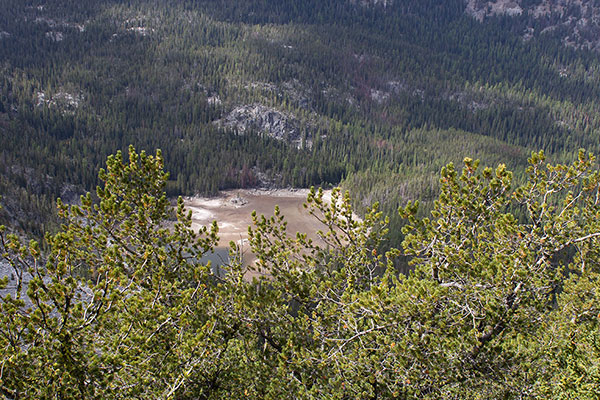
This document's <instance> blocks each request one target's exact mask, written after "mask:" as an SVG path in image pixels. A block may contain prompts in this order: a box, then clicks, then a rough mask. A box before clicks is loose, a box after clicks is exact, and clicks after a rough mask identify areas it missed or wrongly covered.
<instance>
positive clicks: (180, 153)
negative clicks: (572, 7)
mask: <svg viewBox="0 0 600 400" xmlns="http://www.w3.org/2000/svg"><path fill="white" fill-rule="evenodd" d="M466 6H467V4H466V2H464V1H462V0H450V1H444V2H439V1H433V0H426V1H423V0H406V1H395V2H391V1H389V2H377V1H376V2H353V1H345V0H289V1H275V0H262V1H258V0H249V1H243V2H241V1H233V0H232V1H229V0H221V1H216V0H204V1H191V0H189V1H187V0H179V1H163V0H152V1H145V0H132V1H127V2H124V1H116V0H112V1H111V0H101V1H100V0H94V1H92V0H78V1H74V0H64V1H41V0H35V1H34V0H25V1H23V0H6V1H5V4H4V5H3V10H2V12H1V13H0V60H1V61H2V62H1V64H0V68H1V71H2V73H1V74H0V132H1V135H0V169H1V171H0V194H1V195H2V203H3V205H4V209H3V211H2V213H3V214H2V218H3V219H4V220H5V221H8V222H9V223H10V224H11V225H13V226H17V227H18V228H20V229H22V230H25V231H28V232H30V233H33V234H37V235H40V234H41V233H42V232H43V231H44V230H45V229H47V228H48V225H47V224H48V223H49V222H51V220H52V218H49V216H50V215H52V210H53V206H52V201H53V199H54V198H55V197H57V196H61V197H62V198H63V199H65V200H66V201H73V200H76V199H77V198H78V194H79V193H81V192H83V191H84V190H88V189H91V188H93V187H94V186H95V184H96V183H97V181H96V175H95V171H96V170H97V168H98V167H99V166H100V165H101V163H102V161H103V160H104V159H105V157H106V155H108V154H111V153H114V152H115V151H116V150H119V149H122V150H126V149H127V146H128V145H129V144H134V145H135V146H136V147H137V148H139V149H149V150H153V149H155V148H161V149H162V150H163V154H164V158H165V165H166V169H167V170H168V171H170V173H171V175H170V178H169V181H168V184H167V192H168V193H169V194H170V195H174V194H194V193H203V194H215V193H216V192H217V191H218V190H220V189H226V188H231V187H252V186H297V187H300V186H303V187H306V186H309V185H329V184H338V183H340V182H341V183H342V184H343V186H344V187H345V188H348V189H351V193H352V195H353V197H354V200H355V204H356V206H357V207H358V209H359V210H361V211H364V209H365V207H366V206H367V205H369V204H371V203H372V202H374V201H380V202H381V203H382V207H383V209H384V210H385V211H386V213H388V214H390V215H391V216H392V218H393V219H394V221H393V224H395V223H396V222H397V220H398V219H399V218H398V217H395V214H396V213H395V210H396V208H397V207H398V205H401V204H405V203H406V201H408V200H413V199H417V198H418V199H421V200H423V201H424V202H425V203H427V202H429V201H431V200H432V199H433V198H434V197H435V196H436V194H437V191H438V177H437V174H438V171H439V169H440V168H441V167H442V166H443V165H445V164H446V163H447V162H449V161H455V162H456V161H460V160H461V159H462V157H463V156H464V155H466V154H468V155H470V156H474V157H478V158H482V159H485V160H487V161H488V162H489V163H491V164H493V163H497V162H499V161H500V160H508V161H509V163H510V167H511V168H512V169H513V170H514V171H515V174H516V176H517V179H519V178H520V177H522V176H523V171H524V167H525V165H526V158H527V155H528V154H529V153H530V150H532V149H544V150H545V151H546V153H547V154H548V157H549V158H550V159H551V160H554V161H560V160H563V159H566V158H570V157H572V156H573V155H574V154H575V153H576V151H577V149H578V148H580V147H585V148H588V149H590V150H592V151H597V150H598V129H599V127H600V125H599V122H600V121H599V118H600V117H599V115H600V113H599V112H598V111H599V110H598V104H597V102H596V98H597V96H598V93H600V91H599V89H600V75H599V74H598V71H599V70H600V60H599V58H598V55H597V54H596V53H594V52H590V51H585V50H582V49H575V48H573V47H565V46H564V45H563V43H562V42H561V40H560V38H559V37H557V36H553V35H545V34H536V35H534V37H533V39H531V40H524V38H523V35H522V33H523V32H522V31H521V30H520V28H519V27H521V26H525V25H523V24H526V22H527V21H525V19H526V16H522V18H521V19H518V18H508V17H506V16H503V15H500V16H497V17H494V16H491V15H490V16H486V18H485V21H484V22H483V23H482V22H480V21H478V20H477V19H476V18H472V17H471V16H470V15H469V14H468V13H466V12H465V10H466ZM396 226H397V225H396ZM393 231H394V232H395V233H398V231H399V230H398V229H395V230H393Z"/></svg>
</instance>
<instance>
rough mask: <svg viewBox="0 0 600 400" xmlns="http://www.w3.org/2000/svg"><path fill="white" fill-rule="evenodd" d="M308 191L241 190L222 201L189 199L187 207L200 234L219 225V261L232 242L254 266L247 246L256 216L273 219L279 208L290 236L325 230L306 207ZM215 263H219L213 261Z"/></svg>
mask: <svg viewBox="0 0 600 400" xmlns="http://www.w3.org/2000/svg"><path fill="white" fill-rule="evenodd" d="M308 192H309V191H308V189H277V190H258V189H251V190H246V189H237V190H228V191H224V192H222V193H221V195H220V196H219V197H211V198H201V197H188V198H185V199H184V200H185V206H186V208H187V209H188V210H191V211H192V228H193V229H194V230H198V229H199V228H201V227H202V226H208V225H210V224H211V223H212V222H213V221H217V224H218V225H219V237H220V241H219V248H218V249H216V250H217V251H216V253H217V255H216V258H219V257H220V258H223V257H224V254H226V251H225V250H224V249H225V248H227V247H228V246H229V242H230V241H234V242H236V243H238V244H241V245H242V250H243V252H244V261H245V262H247V263H248V262H252V259H253V257H252V255H251V254H250V251H249V246H248V244H247V238H248V226H251V225H252V212H253V211H256V213H257V214H258V215H261V214H263V215H265V217H267V218H268V217H270V216H272V215H273V213H274V210H275V206H279V209H280V210H281V213H282V214H283V215H284V216H285V220H286V221H287V223H288V226H287V231H288V234H289V235H290V236H295V235H296V232H302V233H308V234H309V236H311V237H315V233H316V232H317V231H318V230H324V226H323V225H321V224H320V223H319V221H317V219H316V218H314V217H313V216H311V215H310V214H309V213H308V210H307V209H305V208H304V206H303V204H304V203H305V202H306V197H307V195H308ZM330 194H331V191H326V192H325V194H324V198H325V199H327V198H328V197H330ZM211 259H212V261H213V263H214V262H215V261H218V260H216V259H215V257H213V258H211Z"/></svg>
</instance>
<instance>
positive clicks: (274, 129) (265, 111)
mask: <svg viewBox="0 0 600 400" xmlns="http://www.w3.org/2000/svg"><path fill="white" fill-rule="evenodd" d="M217 123H218V124H219V125H221V126H223V127H227V128H231V129H234V130H237V131H238V132H239V133H240V134H244V133H246V132H247V131H249V130H255V131H258V132H261V133H264V134H266V135H268V136H271V137H273V138H275V139H279V140H285V141H289V142H293V141H295V140H298V139H300V128H299V126H300V123H299V121H298V120H297V119H296V118H295V117H293V116H291V115H288V114H286V113H284V112H281V111H279V110H276V109H274V108H270V107H266V106H264V105H262V104H252V105H243V106H238V107H236V108H234V109H233V110H231V112H229V114H227V115H226V116H225V117H224V118H223V119H221V120H219V121H217Z"/></svg>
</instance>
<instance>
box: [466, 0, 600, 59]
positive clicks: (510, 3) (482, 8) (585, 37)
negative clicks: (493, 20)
mask: <svg viewBox="0 0 600 400" xmlns="http://www.w3.org/2000/svg"><path fill="white" fill-rule="evenodd" d="M465 3H466V8H465V12H466V13H467V14H468V15H471V16H472V17H473V18H475V19H477V20H478V21H484V20H485V18H488V17H493V16H499V15H508V16H514V17H516V16H521V17H524V19H525V22H526V24H527V26H526V27H525V29H524V31H523V38H524V39H527V40H528V39H531V38H533V37H535V35H539V34H560V35H561V36H559V39H560V40H561V41H562V42H563V44H564V45H566V46H571V47H575V48H585V49H590V50H596V51H598V50H600V3H598V2H595V1H589V0H587V1H586V0H537V1H523V0H495V1H486V0H465ZM536 29H537V31H536Z"/></svg>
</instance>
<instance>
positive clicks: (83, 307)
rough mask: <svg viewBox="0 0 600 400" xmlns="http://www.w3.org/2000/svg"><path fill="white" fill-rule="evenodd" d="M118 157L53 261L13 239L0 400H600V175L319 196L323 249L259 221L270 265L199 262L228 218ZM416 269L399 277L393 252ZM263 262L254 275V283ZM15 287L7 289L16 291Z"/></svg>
mask: <svg viewBox="0 0 600 400" xmlns="http://www.w3.org/2000/svg"><path fill="white" fill-rule="evenodd" d="M128 154H129V157H128V158H129V160H128V161H123V159H122V158H123V157H122V154H121V153H117V154H116V155H115V156H110V157H109V158H108V161H107V166H106V169H102V170H101V171H100V174H99V179H100V180H101V181H102V182H103V184H102V185H101V186H99V187H98V189H97V193H96V195H97V200H93V199H92V196H91V195H89V194H88V195H86V196H83V197H82V199H81V205H76V206H67V205H64V204H63V203H62V202H61V201H59V202H58V210H59V214H60V215H61V217H62V218H63V221H64V223H63V225H62V227H61V229H60V230H59V232H58V233H56V234H48V235H47V236H46V241H47V243H48V247H49V250H48V252H43V251H41V250H40V246H39V245H38V244H37V243H36V242H34V241H32V242H31V243H29V244H27V245H25V244H22V243H21V242H20V240H19V238H18V237H17V236H15V235H12V234H9V233H8V232H7V230H6V228H5V227H1V228H0V246H1V247H0V255H1V256H2V260H3V261H4V262H6V263H8V265H9V266H10V268H11V269H12V274H13V276H12V277H6V278H4V279H3V280H2V282H1V285H2V288H3V289H4V290H7V289H6V288H7V286H8V285H11V286H12V287H13V289H12V290H11V291H10V293H11V294H4V295H3V297H2V298H1V299H0V355H1V357H0V371H2V373H1V374H0V396H2V398H6V399H21V398H54V397H60V398H65V399H70V398H73V399H75V398H76V399H87V398H90V399H92V398H103V399H130V398H146V399H147V398H152V399H154V398H165V399H166V398H168V399H192V398H194V399H197V398H200V399H220V398H232V397H233V398H261V399H262V398H264V399H273V398H295V399H322V398H331V399H356V398H360V399H362V398H364V399H393V398H398V399H453V398H454V399H498V398H506V399H513V398H514V399H517V398H524V397H527V398H539V399H567V398H581V399H586V398H589V399H592V398H595V396H596V395H597V392H598V385H599V382H600V381H599V375H598V365H599V360H600V351H599V350H600V346H599V342H598V340H599V334H598V326H599V325H598V318H599V316H600V314H599V312H600V308H599V307H598V304H600V303H599V302H598V300H599V299H598V283H599V282H600V281H599V279H598V277H599V276H598V274H599V273H600V271H599V268H598V265H600V253H599V251H598V249H599V248H600V247H599V243H598V240H599V238H600V226H599V223H600V222H599V221H600V200H599V198H600V197H599V193H600V172H599V169H598V165H597V163H596V160H595V158H594V157H593V156H592V155H591V154H586V153H585V152H584V151H580V152H579V154H578V156H577V158H576V159H575V161H573V162H572V163H570V164H554V165H553V164H549V163H547V162H546V157H545V155H544V153H543V152H534V153H532V155H531V157H530V158H529V160H528V165H529V166H528V167H527V169H526V172H525V174H526V179H524V182H523V183H518V182H516V181H515V180H514V178H513V174H512V172H510V171H508V170H507V168H506V166H505V165H504V164H500V165H498V167H497V168H495V169H492V168H481V167H479V161H475V160H473V159H470V158H466V159H464V166H463V168H462V171H459V170H457V169H456V168H455V167H454V165H453V164H448V165H447V166H446V167H444V168H443V169H442V173H441V178H440V188H441V193H440V195H439V197H438V198H437V200H435V202H434V205H433V207H432V211H431V213H430V214H429V216H428V217H424V218H422V217H419V216H418V214H417V204H416V203H408V204H407V205H406V206H405V207H402V208H401V209H400V216H401V217H402V218H404V219H405V221H406V224H405V226H404V228H403V231H404V234H405V240H404V242H403V246H402V250H397V249H392V250H389V251H387V252H385V253H382V252H380V250H379V249H380V247H381V242H382V241H385V240H387V237H388V235H389V233H390V232H389V231H390V228H389V219H388V218H386V217H384V215H383V213H382V212H381V211H380V210H379V209H378V206H377V205H376V204H375V205H374V206H373V207H370V208H369V209H368V210H367V211H366V213H365V214H364V217H363V218H361V219H358V218H357V217H356V216H355V215H354V213H353V208H352V206H351V199H350V196H349V194H348V193H346V194H342V192H341V191H340V190H339V189H335V190H334V191H333V194H332V199H331V201H330V202H327V201H325V200H324V199H323V192H322V191H321V190H318V191H316V190H313V191H311V193H310V194H309V196H308V198H307V202H306V207H307V208H308V210H309V212H310V213H311V214H312V215H313V217H314V218H317V219H318V220H319V221H321V223H322V226H323V229H322V230H321V231H319V233H318V236H319V238H320V240H318V241H315V240H311V239H309V238H308V236H307V235H305V234H302V233H298V234H297V235H296V236H290V235H288V233H287V232H286V227H287V224H286V221H285V216H283V215H281V213H280V211H279V210H278V209H275V212H274V215H273V216H270V217H265V216H258V215H255V216H254V223H253V226H252V227H250V228H249V238H250V239H249V240H250V247H251V250H252V252H253V253H254V254H255V255H256V258H257V260H256V262H255V263H254V264H252V265H251V266H244V265H243V263H242V262H241V260H240V259H239V258H238V257H237V256H236V254H237V251H238V249H237V248H236V247H235V244H234V243H232V248H231V255H232V257H231V261H230V263H229V265H226V266H224V267H223V270H224V272H225V273H216V271H215V270H214V269H213V268H211V266H210V265H204V264H203V263H201V262H199V259H200V257H201V255H202V254H204V253H206V252H208V251H210V250H211V249H212V248H213V247H214V246H215V244H216V242H217V234H218V232H217V227H216V224H215V225H213V226H212V227H211V228H203V229H202V230H200V231H199V232H193V231H192V230H191V229H190V227H191V215H190V213H188V212H186V211H185V209H184V207H183V203H182V201H181V200H180V201H179V202H178V204H177V207H176V209H173V208H171V206H170V205H169V202H168V201H167V197H166V193H165V191H164V189H165V186H166V184H167V182H168V179H169V178H168V175H167V174H166V173H164V172H163V158H162V153H161V152H157V153H156V155H155V156H148V155H147V154H145V153H144V152H141V153H137V152H136V151H135V150H134V149H133V148H130V149H129V152H128ZM399 255H404V256H409V257H411V264H412V265H413V267H414V269H413V271H412V272H410V273H408V274H402V273H399V272H398V270H397V269H396V267H395V259H396V258H397V257H398V256H399ZM248 269H250V270H252V271H253V272H254V273H257V272H258V273H259V274H258V275H256V274H255V275H254V276H256V277H255V278H253V279H249V278H248V275H247V272H248ZM5 293H6V292H5Z"/></svg>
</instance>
